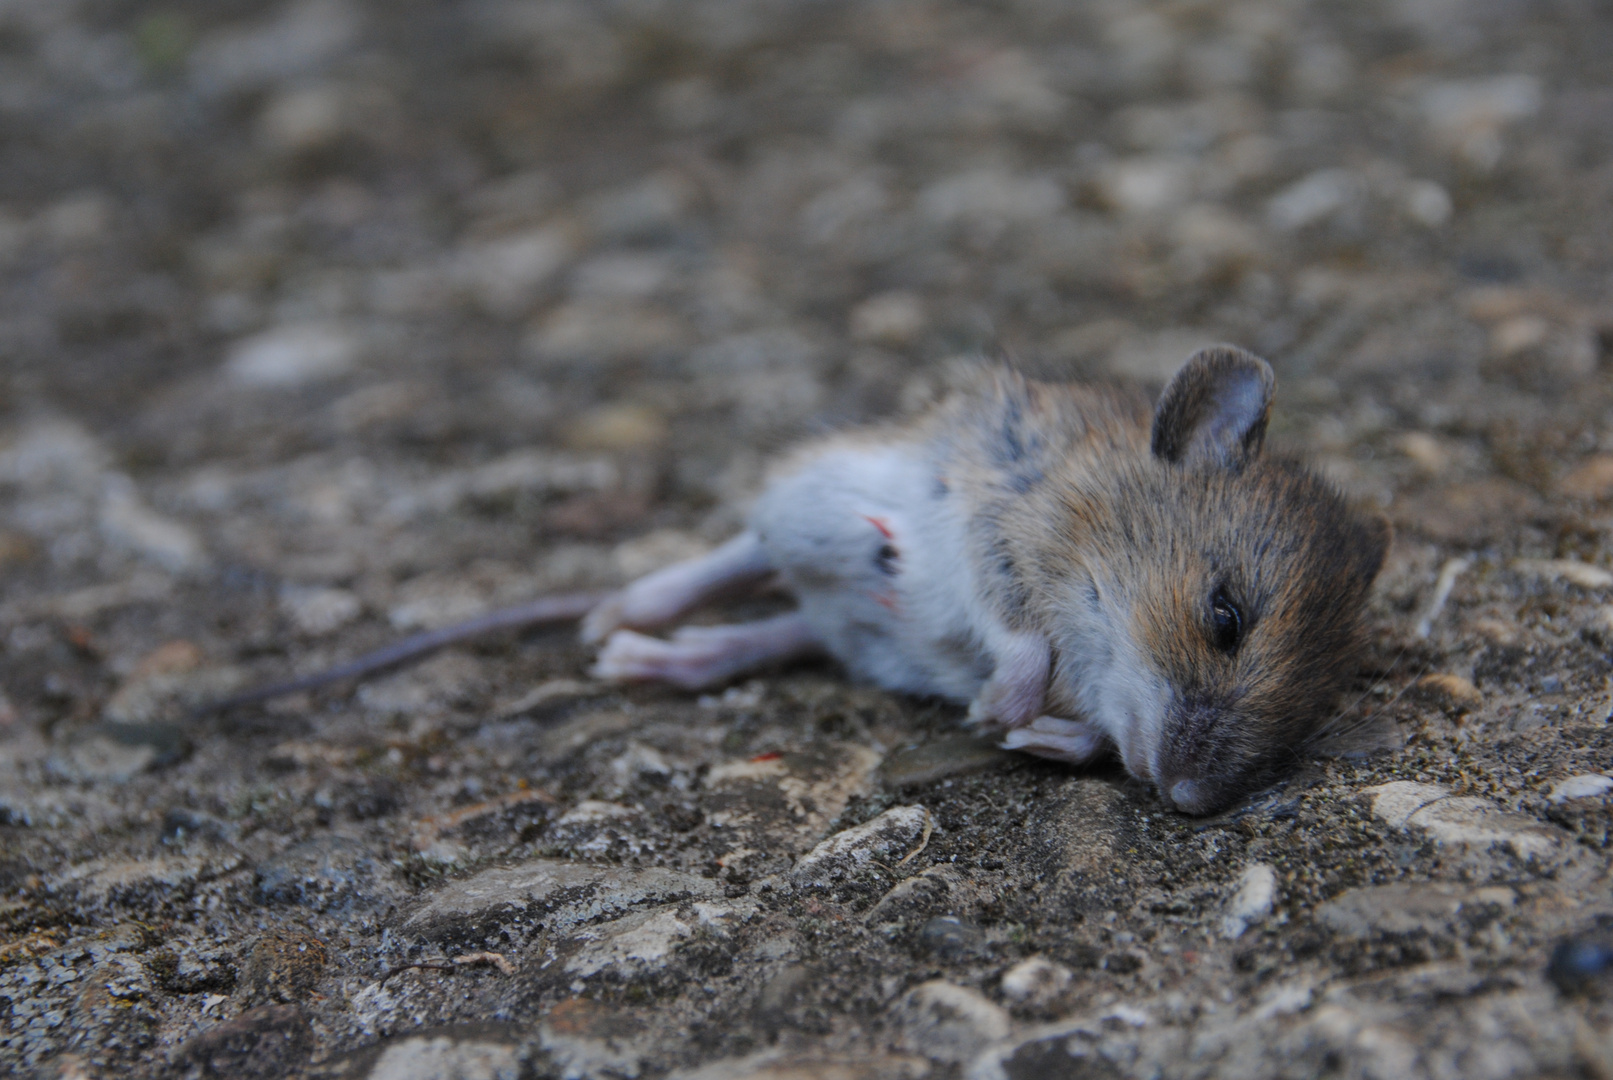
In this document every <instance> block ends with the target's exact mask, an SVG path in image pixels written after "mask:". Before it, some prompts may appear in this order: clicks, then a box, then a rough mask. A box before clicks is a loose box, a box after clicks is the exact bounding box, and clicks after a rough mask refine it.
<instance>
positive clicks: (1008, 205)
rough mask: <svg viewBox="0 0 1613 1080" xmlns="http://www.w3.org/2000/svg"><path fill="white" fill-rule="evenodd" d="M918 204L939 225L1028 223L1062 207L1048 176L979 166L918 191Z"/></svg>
mask: <svg viewBox="0 0 1613 1080" xmlns="http://www.w3.org/2000/svg"><path fill="white" fill-rule="evenodd" d="M917 206H918V209H919V212H920V213H922V214H924V215H925V216H926V217H928V218H930V219H931V220H932V221H934V222H936V223H937V224H940V225H974V226H986V227H992V226H995V227H1004V226H1007V225H1013V224H1031V223H1035V222H1038V221H1044V220H1046V219H1047V218H1050V217H1052V216H1053V215H1055V214H1057V213H1058V212H1059V211H1061V210H1063V209H1064V189H1063V187H1061V186H1060V185H1059V183H1058V181H1056V180H1054V179H1053V178H1052V177H1049V176H1038V175H1030V176H1024V175H1017V174H1015V173H1010V172H1006V171H1003V170H1000V169H978V170H974V171H971V172H965V173H959V174H956V175H953V176H948V177H944V178H942V179H940V180H937V181H935V182H934V183H932V184H930V186H928V187H926V188H925V189H924V190H923V191H921V192H919V195H918V199H917Z"/></svg>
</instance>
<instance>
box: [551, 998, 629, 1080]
mask: <svg viewBox="0 0 1613 1080" xmlns="http://www.w3.org/2000/svg"><path fill="white" fill-rule="evenodd" d="M642 1034H643V1027H642V1025H641V1024H640V1023H638V1022H637V1021H636V1020H635V1017H634V1016H633V1015H632V1014H631V1013H625V1012H620V1011H618V1010H616V1009H613V1008H611V1007H610V1006H608V1005H604V1004H602V1003H600V1002H598V1001H594V1000H591V999H589V998H580V997H579V998H572V999H570V1000H568V1001H562V1002H560V1003H559V1004H558V1005H556V1006H554V1007H553V1008H551V1009H550V1010H549V1011H548V1012H547V1013H545V1014H544V1016H543V1019H542V1021H540V1022H539V1024H538V1045H539V1046H541V1047H542V1048H543V1050H544V1052H545V1053H546V1054H547V1055H548V1056H549V1060H550V1062H551V1065H552V1068H553V1072H552V1074H551V1075H556V1076H558V1077H559V1078H560V1080H596V1078H597V1080H606V1078H611V1080H614V1078H617V1077H625V1078H628V1080H631V1078H633V1077H637V1076H638V1075H639V1074H640V1071H641V1069H642V1063H643V1061H644V1057H645V1052H646V1048H645V1047H643V1046H642V1045H641V1044H640V1043H639V1041H638V1040H639V1036H641V1035H642Z"/></svg>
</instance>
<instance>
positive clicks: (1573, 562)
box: [1512, 559, 1613, 589]
mask: <svg viewBox="0 0 1613 1080" xmlns="http://www.w3.org/2000/svg"><path fill="white" fill-rule="evenodd" d="M1512 565H1513V568H1514V569H1516V570H1519V571H1522V572H1523V573H1525V574H1529V575H1531V576H1533V577H1538V578H1543V579H1545V580H1547V581H1566V582H1568V583H1569V584H1570V585H1578V586H1579V587H1580V588H1582V589H1605V588H1607V587H1608V586H1609V585H1613V573H1609V572H1608V571H1606V570H1603V569H1602V568H1601V567H1600V566H1592V565H1591V564H1590V563H1586V562H1580V561H1579V560H1578V559H1518V560H1516V561H1515V562H1513V564H1512Z"/></svg>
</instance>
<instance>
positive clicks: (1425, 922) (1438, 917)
mask: <svg viewBox="0 0 1613 1080" xmlns="http://www.w3.org/2000/svg"><path fill="white" fill-rule="evenodd" d="M1462 897H1463V894H1462V892H1461V891H1459V890H1457V889H1455V888H1452V887H1449V886H1444V885H1433V884H1398V883H1397V884H1392V885H1371V886H1367V887H1365V888H1358V889H1350V890H1349V891H1347V892H1345V893H1342V894H1340V895H1339V896H1337V897H1335V898H1334V899H1332V900H1329V901H1327V902H1326V903H1324V904H1322V905H1321V906H1320V907H1318V908H1317V909H1316V921H1317V922H1319V923H1320V924H1322V925H1323V926H1325V927H1327V928H1328V929H1329V930H1332V931H1333V932H1334V933H1336V934H1343V935H1345V936H1346V937H1354V938H1365V937H1369V936H1370V935H1372V934H1375V933H1377V934H1401V935H1404V934H1411V933H1417V932H1421V933H1430V934H1437V933H1444V932H1447V931H1449V929H1450V925H1451V920H1452V919H1454V918H1455V917H1456V914H1457V912H1459V911H1461V910H1462Z"/></svg>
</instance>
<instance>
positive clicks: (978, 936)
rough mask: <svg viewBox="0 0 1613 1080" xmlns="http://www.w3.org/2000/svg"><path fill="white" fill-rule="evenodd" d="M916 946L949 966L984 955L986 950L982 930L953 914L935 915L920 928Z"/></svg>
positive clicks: (984, 935) (984, 936)
mask: <svg viewBox="0 0 1613 1080" xmlns="http://www.w3.org/2000/svg"><path fill="white" fill-rule="evenodd" d="M919 944H920V945H922V946H923V947H924V948H925V949H927V950H928V951H929V953H930V954H931V955H932V956H934V957H936V959H938V960H941V961H943V962H945V963H948V964H958V963H962V962H964V961H966V960H973V959H975V958H976V957H979V956H983V955H985V953H986V948H987V943H986V934H985V931H983V930H981V929H980V927H978V926H976V925H975V924H974V923H971V922H966V921H964V920H963V919H960V918H958V917H956V916H954V915H937V916H936V917H935V918H933V919H930V920H929V921H927V922H926V923H925V924H924V925H923V926H921V927H919Z"/></svg>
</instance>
